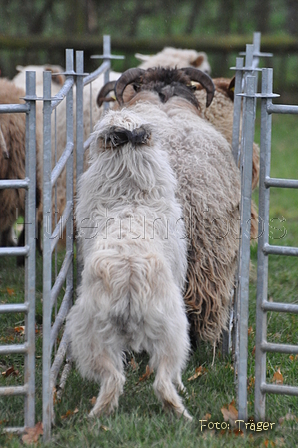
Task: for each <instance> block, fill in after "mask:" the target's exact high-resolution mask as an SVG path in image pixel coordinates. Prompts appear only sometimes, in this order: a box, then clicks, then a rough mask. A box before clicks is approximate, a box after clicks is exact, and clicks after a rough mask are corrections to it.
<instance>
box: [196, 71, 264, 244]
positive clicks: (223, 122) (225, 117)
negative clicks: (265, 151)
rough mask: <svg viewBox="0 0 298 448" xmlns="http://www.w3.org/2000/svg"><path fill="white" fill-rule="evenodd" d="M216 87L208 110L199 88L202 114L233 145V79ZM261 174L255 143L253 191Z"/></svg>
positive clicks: (254, 222) (254, 215)
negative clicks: (231, 83) (231, 85)
mask: <svg viewBox="0 0 298 448" xmlns="http://www.w3.org/2000/svg"><path fill="white" fill-rule="evenodd" d="M213 82H214V85H215V92H214V98H213V101H212V103H211V105H210V106H209V107H208V108H206V93H205V91H204V90H203V89H201V88H200V87H199V90H197V91H196V98H197V100H198V101H199V104H200V113H201V116H202V117H203V118H205V119H206V120H208V121H209V122H210V123H211V124H213V126H215V128H216V129H217V130H218V131H219V132H220V133H221V134H222V135H223V136H224V137H225V138H226V139H227V141H228V142H229V143H230V145H232V133H233V114H234V102H233V97H234V96H233V93H232V92H231V91H229V85H230V82H231V79H228V78H215V79H213ZM259 172H260V149H259V146H258V145H257V144H256V143H255V142H254V143H253V165H252V190H254V189H255V188H256V187H257V186H258V183H259ZM251 238H252V241H253V242H255V241H257V238H258V212H257V207H256V205H255V203H254V202H253V201H252V204H251Z"/></svg>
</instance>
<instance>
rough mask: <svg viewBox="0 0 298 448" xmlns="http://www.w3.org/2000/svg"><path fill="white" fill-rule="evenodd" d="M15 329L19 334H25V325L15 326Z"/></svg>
mask: <svg viewBox="0 0 298 448" xmlns="http://www.w3.org/2000/svg"><path fill="white" fill-rule="evenodd" d="M14 331H15V332H16V333H19V334H25V326H24V325H21V326H20V327H14Z"/></svg>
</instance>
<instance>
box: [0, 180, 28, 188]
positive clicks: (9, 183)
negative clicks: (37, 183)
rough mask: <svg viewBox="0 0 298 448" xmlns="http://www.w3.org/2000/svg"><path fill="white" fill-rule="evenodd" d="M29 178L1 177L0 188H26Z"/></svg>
mask: <svg viewBox="0 0 298 448" xmlns="http://www.w3.org/2000/svg"><path fill="white" fill-rule="evenodd" d="M29 182H30V180H29V179H13V180H12V179H3V180H0V190H4V189H6V188H26V189H27V188H28V186H29Z"/></svg>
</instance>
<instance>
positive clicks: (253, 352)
mask: <svg viewBox="0 0 298 448" xmlns="http://www.w3.org/2000/svg"><path fill="white" fill-rule="evenodd" d="M255 352H256V346H255V345H254V348H253V349H252V352H251V354H252V356H255Z"/></svg>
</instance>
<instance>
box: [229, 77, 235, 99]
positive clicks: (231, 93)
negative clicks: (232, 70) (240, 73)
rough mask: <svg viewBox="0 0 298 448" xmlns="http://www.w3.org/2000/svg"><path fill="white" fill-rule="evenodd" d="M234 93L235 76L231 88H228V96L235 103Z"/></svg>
mask: <svg viewBox="0 0 298 448" xmlns="http://www.w3.org/2000/svg"><path fill="white" fill-rule="evenodd" d="M234 91H235V76H233V78H232V79H231V82H230V84H229V88H228V95H229V97H230V98H231V100H232V101H234Z"/></svg>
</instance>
